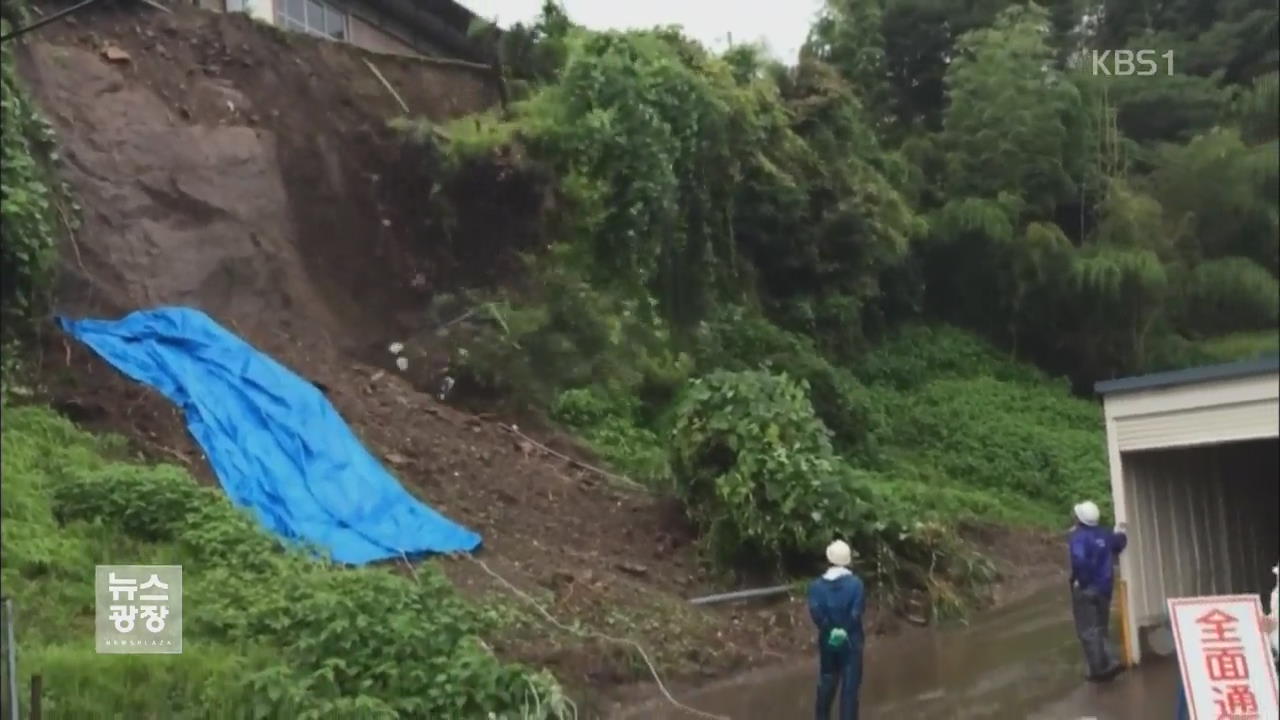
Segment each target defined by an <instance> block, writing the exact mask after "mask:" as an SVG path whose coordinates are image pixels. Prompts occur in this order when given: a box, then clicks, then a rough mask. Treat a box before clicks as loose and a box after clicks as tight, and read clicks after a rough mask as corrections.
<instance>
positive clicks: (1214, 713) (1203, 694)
mask: <svg viewBox="0 0 1280 720" xmlns="http://www.w3.org/2000/svg"><path fill="white" fill-rule="evenodd" d="M1169 617H1170V619H1171V621H1172V623H1173V632H1174V638H1175V639H1176V641H1177V647H1178V662H1179V665H1180V666H1181V671H1182V679H1183V687H1184V691H1185V692H1186V694H1187V706H1188V710H1189V711H1190V714H1191V718H1192V720H1277V718H1278V717H1280V713H1278V711H1277V699H1276V671H1275V665H1274V662H1273V661H1272V657H1271V650H1270V647H1269V646H1268V645H1267V641H1266V638H1265V636H1264V635H1263V633H1262V627H1261V622H1260V620H1261V617H1262V606H1261V604H1260V603H1259V601H1258V598H1256V597H1254V596H1252V595H1243V596H1225V597H1204V598H1176V599H1172V600H1170V601H1169Z"/></svg>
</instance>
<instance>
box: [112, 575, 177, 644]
mask: <svg viewBox="0 0 1280 720" xmlns="http://www.w3.org/2000/svg"><path fill="white" fill-rule="evenodd" d="M94 589H95V591H96V596H97V618H96V633H95V634H96V642H97V649H98V652H100V653H181V652H182V567H181V566H180V565H99V566H97V570H96V573H95V578H94Z"/></svg>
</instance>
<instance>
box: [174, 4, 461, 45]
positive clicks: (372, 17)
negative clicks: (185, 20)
mask: <svg viewBox="0 0 1280 720" xmlns="http://www.w3.org/2000/svg"><path fill="white" fill-rule="evenodd" d="M281 1H282V0H196V2H197V3H198V4H199V6H200V7H202V8H204V9H206V10H213V11H216V12H236V11H243V10H244V9H245V8H247V9H248V13H249V15H250V16H251V17H253V18H254V19H255V20H259V21H261V22H264V23H266V24H268V25H276V24H277V23H276V7H277V3H279V2H281ZM325 4H327V5H329V6H330V7H332V8H334V9H335V10H339V11H341V12H344V13H346V15H347V42H349V43H351V44H352V45H355V46H356V47H359V48H363V49H365V50H369V51H371V52H377V53H386V54H391V55H408V56H422V55H442V54H444V53H440V51H439V49H438V48H436V47H435V46H433V45H432V44H431V43H430V42H428V41H426V40H424V39H421V38H415V37H414V33H413V31H412V30H410V29H409V28H407V27H404V26H403V25H402V24H401V23H398V22H396V21H395V20H392V19H391V18H389V17H387V16H386V15H384V14H382V13H380V12H378V11H377V10H374V9H373V8H371V7H369V6H367V5H365V4H363V3H360V2H358V0H325Z"/></svg>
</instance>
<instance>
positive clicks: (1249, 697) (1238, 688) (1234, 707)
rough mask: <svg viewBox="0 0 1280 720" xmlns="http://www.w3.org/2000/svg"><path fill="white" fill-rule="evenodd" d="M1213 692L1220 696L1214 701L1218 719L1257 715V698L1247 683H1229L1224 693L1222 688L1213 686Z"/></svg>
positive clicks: (1236, 719) (1227, 719)
mask: <svg viewBox="0 0 1280 720" xmlns="http://www.w3.org/2000/svg"><path fill="white" fill-rule="evenodd" d="M1213 694H1214V695H1218V696H1219V697H1220V698H1221V699H1219V700H1215V701H1214V702H1215V703H1216V704H1217V706H1218V720H1245V718H1251V717H1255V718H1256V717H1257V713H1258V698H1256V697H1254V695H1253V690H1250V689H1249V686H1248V685H1229V686H1227V691H1226V692H1225V693H1224V692H1222V688H1214V689H1213Z"/></svg>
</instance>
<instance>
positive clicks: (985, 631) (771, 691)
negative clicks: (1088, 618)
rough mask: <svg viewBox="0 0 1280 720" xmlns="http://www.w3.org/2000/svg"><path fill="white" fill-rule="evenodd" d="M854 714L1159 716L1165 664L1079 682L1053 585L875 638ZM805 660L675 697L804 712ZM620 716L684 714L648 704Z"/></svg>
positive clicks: (958, 718) (1028, 718)
mask: <svg viewBox="0 0 1280 720" xmlns="http://www.w3.org/2000/svg"><path fill="white" fill-rule="evenodd" d="M864 662H865V666H866V667H865V670H864V678H863V686H862V687H863V690H862V702H861V707H862V712H861V719H862V720H890V719H892V720H897V719H899V718H901V719H903V720H915V719H916V718H921V719H925V718H928V719H929V720H996V719H1001V720H1004V719H1008V720H1078V719H1079V718H1096V720H1146V719H1147V718H1152V719H1153V720H1163V719H1165V718H1172V717H1173V712H1174V707H1175V704H1176V698H1175V692H1176V679H1175V667H1174V665H1173V664H1172V663H1171V662H1162V661H1159V660H1157V661H1153V662H1151V663H1144V664H1143V666H1142V667H1140V668H1136V669H1134V670H1132V671H1130V672H1128V673H1126V674H1124V675H1122V676H1121V677H1120V678H1118V679H1117V680H1115V681H1114V682H1112V683H1110V684H1107V685H1101V686H1099V685H1092V684H1089V683H1086V682H1084V680H1083V678H1082V676H1081V673H1082V670H1083V664H1082V660H1081V655H1080V648H1079V644H1078V642H1077V640H1076V638H1075V634H1074V630H1073V628H1072V625H1071V616H1070V608H1069V607H1068V601H1067V597H1066V595H1065V593H1064V592H1062V591H1060V590H1058V589H1056V588H1055V589H1054V590H1053V591H1050V592H1044V593H1041V594H1038V595H1035V596H1033V597H1031V598H1028V599H1027V600H1024V601H1023V602H1020V603H1015V604H1012V605H1010V606H1008V607H1005V608H1002V609H1000V610H997V611H994V612H991V613H988V614H985V615H982V616H979V617H977V618H975V619H974V620H973V621H972V622H971V623H970V625H968V626H967V627H957V628H954V629H944V630H938V631H934V632H928V633H910V634H908V637H905V638H890V639H879V640H877V641H876V642H875V643H874V645H873V646H872V647H869V648H868V649H867V654H866V657H865V660H864ZM815 681H816V669H815V665H814V664H813V663H804V664H802V665H798V666H795V667H791V668H785V669H782V670H774V671H770V672H767V673H759V674H755V675H752V676H749V677H744V678H738V679H735V680H734V681H732V682H730V683H726V684H724V685H719V686H713V687H710V688H706V689H703V690H700V691H698V692H695V693H692V694H687V695H685V696H683V697H681V698H680V700H681V701H682V702H685V703H687V704H689V705H690V706H692V707H695V708H697V709H699V710H703V711H706V712H711V713H716V714H719V715H727V716H728V717H730V718H733V720H793V719H794V720H807V719H808V718H812V717H813V692H814V683H815ZM622 717H624V718H627V720H639V719H640V718H644V719H645V720H686V719H687V718H692V717H694V716H693V715H690V714H688V713H684V712H682V711H679V710H677V709H675V708H673V707H672V706H670V705H661V704H653V705H648V706H646V707H644V708H639V709H636V710H634V711H632V712H629V713H628V714H626V715H624V716H622Z"/></svg>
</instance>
